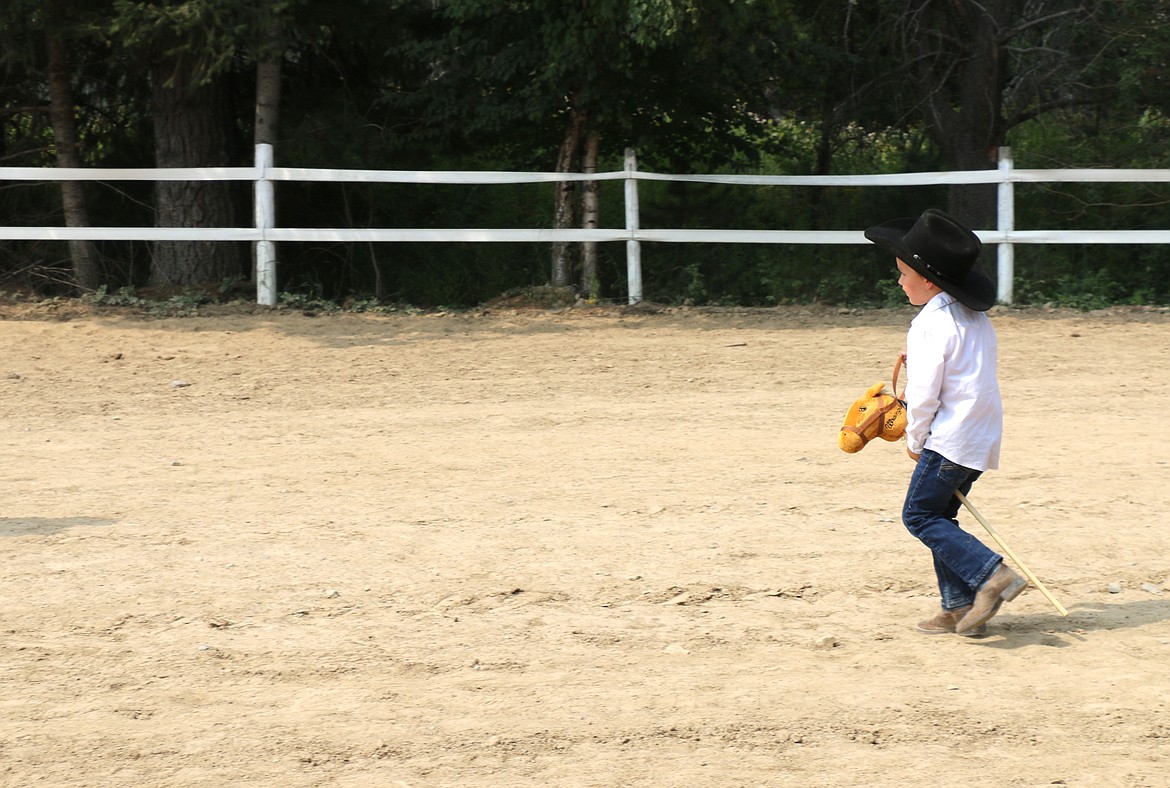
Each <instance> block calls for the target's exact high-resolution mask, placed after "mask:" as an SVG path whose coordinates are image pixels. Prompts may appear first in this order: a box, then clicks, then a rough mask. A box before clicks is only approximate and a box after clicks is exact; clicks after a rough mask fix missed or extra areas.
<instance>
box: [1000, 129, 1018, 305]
mask: <svg viewBox="0 0 1170 788" xmlns="http://www.w3.org/2000/svg"><path fill="white" fill-rule="evenodd" d="M999 176H1000V182H999V187H998V190H999V199H998V201H997V202H998V204H999V209H998V220H997V223H998V229H999V232H1000V234H1001V235H1002V236H1003V239H1004V240H1003V241H1001V242H1000V244H999V247H998V255H999V256H998V263H999V270H998V271H997V273H996V295H995V300H996V301H998V302H999V303H1001V304H1010V303H1011V302H1012V280H1013V279H1014V278H1015V270H1016V255H1015V247H1014V246H1012V242H1011V233H1012V230H1014V229H1015V225H1016V220H1015V212H1016V198H1015V192H1014V191H1013V186H1012V149H1011V148H1010V147H1007V146H1004V147H1001V148H1000V149H999Z"/></svg>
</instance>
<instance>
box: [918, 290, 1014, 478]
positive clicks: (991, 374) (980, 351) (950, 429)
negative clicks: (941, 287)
mask: <svg viewBox="0 0 1170 788" xmlns="http://www.w3.org/2000/svg"><path fill="white" fill-rule="evenodd" d="M997 360H998V344H997V341H996V336H995V328H994V327H993V326H992V325H991V321H990V320H989V319H988V317H987V315H986V314H984V313H983V312H977V311H975V310H974V309H969V308H968V307H965V306H963V305H962V304H960V303H959V302H958V301H957V300H955V297H954V296H952V295H950V294H948V293H939V294H938V295H936V296H935V297H934V298H932V299H930V301H928V302H927V303H926V304H925V305H924V306H923V307H922V310H921V311H920V312H919V313H918V315H917V316H915V318H914V319H913V320H912V321H911V322H910V329H909V331H908V332H907V334H906V392H905V398H906V445H907V448H909V449H910V451H912V452H914V453H915V454H921V453H922V450H923V448H927V449H930V450H931V451H935V452H938V453H939V454H941V455H942V456H944V457H946V458H947V459H948V460H950V461H951V462H954V463H957V464H959V465H962V466H963V467H965V468H972V469H974V470H977V471H986V470H993V469H995V468H998V467H999V449H1000V440H1001V438H1002V435H1003V402H1002V400H1001V399H1000V394H999V381H998V380H997V378H996V371H995V370H996V363H997Z"/></svg>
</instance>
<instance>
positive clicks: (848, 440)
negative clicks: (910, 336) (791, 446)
mask: <svg viewBox="0 0 1170 788" xmlns="http://www.w3.org/2000/svg"><path fill="white" fill-rule="evenodd" d="M901 369H902V356H901V355H899V356H898V361H897V363H896V364H894V375H893V382H892V383H891V385H890V388H891V389H892V390H893V391H894V392H896V391H897V389H898V373H899V372H900V371H901ZM905 433H906V403H905V402H903V401H902V399H901V398H900V397H898V396H897V394H895V393H891V392H889V391H886V390H885V384H884V383H875V384H873V385H872V386H870V387H869V388H868V389H866V390H865V394H864V395H863V396H861V397H859V398H858V399H856V400H854V401H853V404H852V405H850V406H849V410H848V411H846V412H845V421H844V423H843V424H842V425H841V429H840V431H839V432H838V433H837V445H838V446H839V447H840V448H841V450H842V451H846V452H849V453H850V454H853V453H855V452H859V451H861V450H862V449H864V448H865V445H866V444H867V443H869V442H870V441H871V440H873V439H874V438H881V439H882V440H887V441H896V440H898V439H899V438H901V437H902V436H903V435H904V434H905Z"/></svg>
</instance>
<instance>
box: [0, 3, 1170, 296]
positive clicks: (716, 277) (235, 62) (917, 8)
mask: <svg viewBox="0 0 1170 788" xmlns="http://www.w3.org/2000/svg"><path fill="white" fill-rule="evenodd" d="M1168 22H1170V18H1168V13H1167V10H1166V9H1165V7H1164V4H1163V3H1162V2H1160V1H1159V0H1129V1H1128V2H1125V3H1118V2H1115V1H1114V0H1084V1H1083V2H1080V3H1068V2H1065V1H1064V0H980V2H974V1H973V0H874V1H873V2H864V3H857V2H850V1H849V0H822V1H821V2H807V0H755V1H754V2H753V1H752V0H739V1H738V2H733V1H732V0H717V1H716V2H700V1H699V0H642V1H641V2H632V1H631V0H515V2H507V3H501V2H497V1H496V0H330V2H324V0H9V2H7V3H6V4H5V5H4V7H3V9H0V69H2V71H0V74H2V76H3V81H2V82H0V132H2V133H0V166H13V165H22V166H29V165H32V166H54V165H57V166H66V167H75V166H87V167H204V166H227V165H236V166H239V165H247V164H250V163H251V159H252V146H253V143H255V142H269V143H271V144H273V145H274V146H275V148H276V160H277V163H278V164H281V165H286V166H319V167H358V168H371V169H376V168H386V169H428V168H433V169H453V168H459V169H484V170H509V169H536V170H553V169H555V170H557V171H579V172H589V171H593V170H597V169H611V168H612V169H619V168H620V166H621V154H622V151H623V150H624V149H626V148H629V147H632V148H635V149H636V150H637V151H638V154H639V158H640V161H641V163H642V165H643V166H644V167H646V168H650V169H658V170H661V171H674V172H766V173H793V174H799V173H832V172H887V171H901V170H933V169H939V170H970V169H981V168H991V167H994V166H995V161H996V153H997V151H998V149H999V148H1000V147H1001V146H1003V145H1006V144H1010V145H1012V146H1013V149H1014V150H1015V152H1016V157H1017V160H1018V161H1019V162H1020V165H1021V166H1046V167H1048V166H1146V167H1150V166H1158V167H1160V166H1165V165H1164V161H1163V159H1164V153H1163V151H1164V150H1165V149H1166V147H1165V143H1166V137H1167V135H1168V133H1170V131H1168V123H1170V121H1168V120H1167V117H1166V115H1167V99H1168V98H1170V96H1168V89H1167V74H1166V68H1167V57H1168V56H1170V33H1167V32H1166V31H1167V29H1168V25H1167V23H1168ZM645 191H646V196H645V197H644V198H643V202H644V207H645V209H646V217H647V218H646V221H647V222H648V223H650V222H652V223H654V224H656V225H657V226H676V227H686V226H711V227H731V228H734V227H737V226H743V227H745V228H747V227H756V226H760V227H775V226H780V227H793V228H798V227H807V228H810V229H817V228H830V227H836V226H843V227H851V228H856V227H859V226H864V225H866V224H868V223H872V222H874V221H879V220H881V219H884V218H889V217H888V214H889V213H890V211H891V210H893V209H895V208H897V209H900V210H904V211H905V212H907V213H913V212H915V211H917V210H919V209H920V208H921V207H923V206H924V205H925V204H945V205H947V206H949V207H950V209H951V210H952V211H954V212H955V213H956V214H958V215H959V216H960V217H962V218H964V219H966V220H967V221H968V222H969V223H971V224H972V225H973V226H976V227H990V226H993V225H994V215H995V202H994V201H995V193H994V189H993V188H991V189H989V188H987V187H971V186H964V187H950V188H949V189H947V188H943V189H929V188H928V189H924V190H921V191H919V192H916V193H914V194H907V193H905V192H899V193H897V194H896V195H891V194H889V193H881V191H882V190H876V189H875V190H866V192H867V193H864V194H854V193H844V194H842V193H832V192H828V191H825V190H815V189H804V190H789V191H786V192H784V191H781V192H777V191H772V192H764V191H762V190H750V189H749V190H738V191H731V190H728V189H721V188H717V187H713V186H704V187H693V186H688V185H680V184H664V185H654V186H650V187H647V188H646V189H645ZM1166 202H1167V195H1166V193H1165V190H1159V189H1153V188H1151V187H1148V186H1146V187H1133V186H1130V187H1126V188H1116V189H1112V190H1109V189H1100V187H1098V188H1097V189H1096V190H1095V189H1089V188H1086V189H1069V190H1062V191H1060V192H1059V193H1058V192H1056V191H1054V190H1047V191H1044V190H1041V191H1039V192H1037V193H1036V194H1035V195H1034V196H1032V197H1027V196H1024V197H1023V198H1022V199H1021V200H1020V205H1019V207H1020V208H1021V210H1022V211H1031V212H1032V213H1031V214H1030V215H1031V216H1032V217H1033V218H1034V221H1036V222H1037V224H1036V226H1048V227H1059V226H1065V225H1066V224H1067V226H1085V224H1080V225H1078V222H1082V223H1087V226H1093V227H1134V228H1139V227H1149V226H1163V227H1164V226H1166V225H1165V222H1166V221H1167V220H1168V219H1170V210H1168V209H1167V207H1166ZM278 205H279V209H280V212H281V218H280V220H281V223H282V224H284V225H286V226H417V227H426V226H435V227H443V226H526V227H539V226H553V227H569V226H586V227H589V226H599V225H603V224H620V222H621V220H620V217H617V216H615V215H614V214H615V211H620V200H619V199H618V195H616V194H614V196H613V199H608V196H607V194H606V191H605V188H604V187H598V185H597V184H584V185H582V184H577V183H573V182H566V183H564V184H561V185H560V186H558V187H556V188H553V187H530V186H515V187H498V186H497V187H450V186H448V187H438V186H436V187H418V186H394V185H382V186H376V187H375V186H366V185H359V184H346V185H343V184H284V185H282V188H281V189H279V191H278ZM0 212H2V214H0V215H2V216H3V221H4V223H6V224H12V225H16V224H29V225H53V224H64V225H71V226H84V225H89V224H95V225H123V224H124V225H135V224H154V225H156V226H195V227H199V226H234V225H243V224H247V223H248V222H249V220H250V194H249V192H248V190H247V189H246V188H245V187H243V186H240V185H233V184H227V183H217V182H207V181H191V182H184V181H166V182H159V183H157V184H144V183H125V182H122V183H118V184H94V183H69V182H64V183H61V184H59V185H58V184H55V183H45V184H29V183H22V182H0ZM1062 223H1063V224H1062ZM489 246H490V247H492V248H486V247H489ZM688 246H690V245H688ZM1155 251H1156V250H1142V252H1143V253H1142V254H1139V255H1138V257H1139V258H1140V259H1141V260H1142V265H1141V267H1140V269H1139V271H1137V272H1136V273H1135V272H1134V271H1133V270H1132V265H1131V266H1130V268H1129V269H1127V273H1125V274H1124V275H1122V274H1120V273H1119V274H1117V275H1116V276H1114V275H1113V273H1110V271H1111V270H1112V269H1110V267H1109V265H1108V260H1106V263H1107V264H1106V265H1105V266H1104V268H1105V270H1106V274H1101V273H1100V270H1098V271H1096V272H1090V271H1086V270H1085V266H1084V261H1085V260H1086V259H1087V258H1088V255H1087V253H1086V252H1085V251H1084V250H1075V249H1072V250H1038V252H1037V255H1036V258H1037V259H1036V262H1035V263H1034V265H1033V266H1032V268H1031V269H1030V270H1031V271H1033V272H1034V273H1033V274H1031V275H1030V276H1031V279H1029V280H1028V281H1026V282H1025V288H1024V290H1025V292H1027V291H1028V290H1029V288H1030V289H1031V290H1034V291H1035V295H1036V297H1037V298H1048V297H1050V296H1051V294H1052V293H1053V292H1055V291H1057V290H1059V289H1060V288H1064V289H1065V290H1069V288H1070V287H1072V288H1073V289H1075V287H1074V285H1076V286H1079V287H1080V288H1081V289H1082V290H1084V289H1086V288H1089V289H1092V288H1094V287H1095V288H1096V289H1098V290H1102V289H1104V290H1109V295H1110V297H1112V298H1127V297H1128V298H1136V299H1144V300H1159V299H1164V298H1166V297H1167V293H1166V292H1165V285H1159V284H1158V282H1164V281H1165V280H1166V278H1167V277H1165V276H1160V273H1162V274H1164V273H1166V271H1165V263H1161V262H1159V257H1158V255H1157V254H1155ZM653 254H654V256H655V258H654V262H653V268H652V270H653V273H652V274H651V277H650V281H649V283H648V284H649V290H648V295H650V296H652V297H658V298H662V299H675V300H682V299H684V298H690V299H693V300H699V301H719V300H724V301H735V302H741V303H777V302H782V301H785V300H800V299H822V300H843V299H847V296H846V295H845V293H847V292H848V293H854V294H856V293H857V292H859V287H858V285H860V292H862V293H868V294H869V297H871V298H878V299H879V300H880V297H881V291H880V284H879V282H878V274H877V273H876V272H871V271H870V270H869V269H868V268H867V267H866V266H864V265H862V266H858V265H857V264H856V263H849V262H846V261H844V259H843V258H842V257H841V253H840V250H835V251H834V250H811V249H810V250H801V252H800V254H799V255H796V254H794V253H793V252H791V250H778V249H774V248H771V249H769V248H764V249H761V248H752V249H747V248H740V247H738V246H736V245H731V246H727V247H722V248H719V249H712V248H709V247H704V246H702V245H694V246H693V247H692V248H687V249H681V248H664V249H655V250H654V252H653ZM617 255H618V253H617V252H616V251H615V250H608V249H605V248H601V249H599V248H598V246H597V245H589V244H572V245H570V244H559V245H553V247H552V249H551V255H550V250H549V249H548V248H537V247H529V246H525V245H512V246H504V245H499V246H497V245H480V246H472V247H470V248H469V247H467V246H463V245H458V244H446V245H438V244H436V245H411V244H395V245H390V244H382V245H360V244H341V245H327V244H285V245H283V247H282V248H281V249H280V253H279V259H280V271H281V282H282V286H283V287H284V288H285V289H287V290H299V291H302V292H309V293H313V294H315V295H321V296H326V297H331V298H335V299H339V300H340V299H341V298H345V297H354V296H371V297H377V298H381V299H396V300H405V301H411V302H415V303H424V304H425V303H431V304H434V303H447V304H456V303H475V302H477V301H481V300H484V299H485V298H490V297H491V296H493V295H496V294H499V293H500V292H502V291H504V290H507V289H509V288H511V287H516V286H523V285H528V284H542V283H552V284H555V285H574V286H576V287H578V288H580V289H581V290H583V291H585V292H587V293H588V294H590V295H594V296H601V295H605V294H606V291H610V292H611V293H612V292H614V291H617V290H619V289H620V287H621V283H620V274H619V273H618V265H617V264H616V257H617ZM834 255H836V256H834ZM1123 255H1124V256H1125V257H1126V258H1127V259H1129V260H1130V261H1131V263H1132V258H1133V255H1132V254H1126V252H1125V251H1123V250H1118V251H1117V257H1118V258H1119V260H1120V258H1121V256H1123ZM1108 256H1109V255H1108V253H1107V254H1106V255H1105V257H1106V258H1108ZM1161 256H1162V257H1165V255H1161ZM794 257H801V258H803V259H801V260H793V259H792V258H794ZM1093 257H1094V258H1095V259H1097V260H1098V261H1099V260H1100V259H1101V256H1100V255H1093ZM249 261H250V255H249V253H248V250H247V249H246V248H241V245H238V244H232V243H222V242H221V243H210V242H157V243H154V244H136V243H113V242H110V243H89V242H74V243H70V244H46V243H31V242H5V243H3V244H0V276H3V277H4V278H5V279H6V280H7V281H8V282H9V287H33V288H35V289H38V290H40V291H43V292H70V291H72V292H77V291H81V292H85V291H94V290H97V289H98V288H102V287H105V288H111V289H112V288H117V287H123V286H139V287H141V286H147V285H150V286H155V287H160V288H165V287H172V288H173V287H186V286H201V287H206V286H222V285H223V284H224V283H230V282H232V281H245V280H247V279H249V278H250V277H251V267H250V262H249ZM810 262H812V263H816V265H813V266H812V267H813V268H814V269H815V270H816V271H817V272H818V275H816V276H814V275H812V274H810V273H809V270H808V267H809V263H810ZM1159 266H1162V268H1159ZM1117 268H1118V270H1119V271H1120V270H1121V269H1122V266H1121V264H1120V262H1119V263H1118V265H1117ZM1045 276H1049V278H1048V279H1045V278H1044V277H1045ZM1127 277H1128V279H1127ZM1077 282H1079V283H1080V284H1079V285H1077ZM1086 283H1087V284H1086Z"/></svg>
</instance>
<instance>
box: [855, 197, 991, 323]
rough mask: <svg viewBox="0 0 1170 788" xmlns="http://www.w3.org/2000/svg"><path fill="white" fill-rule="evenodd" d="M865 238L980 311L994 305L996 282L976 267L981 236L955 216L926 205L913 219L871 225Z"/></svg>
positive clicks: (981, 245)
mask: <svg viewBox="0 0 1170 788" xmlns="http://www.w3.org/2000/svg"><path fill="white" fill-rule="evenodd" d="M865 237H866V238H868V239H869V240H871V241H873V242H874V243H875V244H877V245H878V246H880V247H881V248H882V249H885V250H886V251H887V252H891V253H893V254H894V256H895V257H897V258H898V259H899V260H901V261H902V262H903V263H905V264H906V265H908V266H910V267H911V268H913V269H914V270H915V271H917V272H918V273H920V274H922V275H923V276H925V277H926V278H927V279H929V280H930V281H931V282H934V283H935V284H936V285H938V286H939V288H941V289H942V290H944V291H946V292H948V293H950V294H951V295H953V296H954V297H955V298H957V299H958V300H959V303H961V304H964V305H965V306H969V307H971V308H972V309H975V310H977V311H979V312H986V311H987V310H988V309H990V308H991V307H992V305H993V304H995V283H994V282H992V281H991V279H990V278H988V277H987V275H985V274H984V273H983V272H981V271H980V270H979V269H977V268H976V267H975V261H976V259H978V257H979V252H980V251H981V250H982V249H983V244H982V243H980V241H979V237H978V236H977V235H975V233H973V232H971V231H970V230H968V229H967V228H966V227H964V226H963V225H962V224H960V223H959V222H958V220H956V219H955V218H954V217H953V216H951V215H950V214H947V213H945V212H943V211H940V210H938V209H937V208H927V209H926V210H925V211H923V212H922V216H920V217H918V219H917V220H914V219H894V220H893V221H890V222H885V223H883V224H879V225H878V226H877V227H870V228H869V229H868V230H866V231H865Z"/></svg>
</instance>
